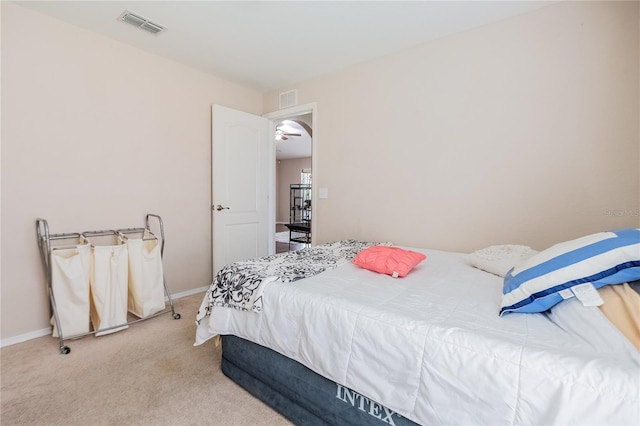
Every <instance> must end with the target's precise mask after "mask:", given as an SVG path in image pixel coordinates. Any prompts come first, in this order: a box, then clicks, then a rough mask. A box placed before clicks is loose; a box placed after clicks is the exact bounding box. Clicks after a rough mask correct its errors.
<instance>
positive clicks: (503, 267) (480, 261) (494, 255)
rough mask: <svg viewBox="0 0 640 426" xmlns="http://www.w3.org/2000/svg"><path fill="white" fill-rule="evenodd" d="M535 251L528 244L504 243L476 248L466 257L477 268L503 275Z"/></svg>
mask: <svg viewBox="0 0 640 426" xmlns="http://www.w3.org/2000/svg"><path fill="white" fill-rule="evenodd" d="M536 253H538V252H537V251H536V250H534V249H532V248H531V247H529V246H522V245H517V244H504V245H497V246H489V247H485V248H483V249H480V250H476V251H474V252H473V253H471V254H469V255H468V256H467V259H468V260H469V263H471V265H472V266H474V267H476V268H478V269H482V270H483V271H486V272H489V273H492V274H495V275H498V276H500V277H504V276H505V275H507V272H509V269H511V268H513V266H514V265H515V264H516V263H518V262H520V261H521V260H525V259H528V258H530V257H531V256H533V255H534V254H536Z"/></svg>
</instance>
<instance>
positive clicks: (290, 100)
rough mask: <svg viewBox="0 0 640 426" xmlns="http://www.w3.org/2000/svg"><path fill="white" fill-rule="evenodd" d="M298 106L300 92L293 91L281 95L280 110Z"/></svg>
mask: <svg viewBox="0 0 640 426" xmlns="http://www.w3.org/2000/svg"><path fill="white" fill-rule="evenodd" d="M296 105H298V90H297V89H293V90H289V91H288V92H282V93H280V109H283V108H289V107H292V106H296Z"/></svg>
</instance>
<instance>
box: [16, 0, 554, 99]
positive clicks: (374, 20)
mask: <svg viewBox="0 0 640 426" xmlns="http://www.w3.org/2000/svg"><path fill="white" fill-rule="evenodd" d="M16 3H19V4H21V5H23V6H26V7H29V8H31V9H35V10H38V11H40V12H42V13H45V14H47V15H51V16H53V17H55V18H58V19H61V20H64V21H67V22H69V23H71V24H74V25H77V26H79V27H82V28H86V29H90V30H92V31H95V32H98V33H101V34H104V35H106V36H107V37H111V38H114V39H116V40H120V41H122V42H125V43H128V44H130V45H133V46H136V47H139V48H141V49H144V50H147V51H149V52H153V53H155V54H158V55H161V56H164V57H167V58H170V59H173V60H175V61H178V62H182V63H184V64H187V65H190V66H193V67H195V68H198V69H201V70H203V71H206V72H209V73H211V74H214V75H217V76H219V77H222V78H225V79H228V80H231V81H235V82H237V83H239V84H242V85H245V86H247V87H250V88H253V89H256V90H259V91H261V92H262V91H267V90H270V89H274V88H278V87H282V86H285V85H289V84H292V83H295V82H297V81H301V80H306V79H309V78H312V77H314V76H317V75H321V74H325V73H328V72H331V71H335V70H338V69H341V68H345V67H349V66H351V65H354V64H357V63H360V62H364V61H367V60H370V59H373V58H376V57H380V56H383V55H388V54H391V53H394V52H397V51H400V50H403V49H407V48H410V47H413V46H416V45H419V44H421V43H425V42H428V41H430V40H434V39H437V38H440V37H444V36H447V35H450V34H454V33H457V32H461V31H466V30H469V29H472V28H475V27H478V26H481V25H485V24H488V23H491V22H495V21H498V20H502V19H506V18H508V17H511V16H515V15H518V14H521V13H526V12H529V11H531V10H534V9H537V8H540V7H543V6H546V5H548V4H551V3H554V2H553V1H116V0H114V1H95V0H84V1H18V2H16ZM125 9H127V10H129V11H131V12H134V13H136V14H139V15H142V16H144V17H145V18H147V19H149V20H151V21H153V22H155V23H158V24H161V25H163V26H165V27H166V28H167V30H166V31H163V32H162V33H160V34H159V35H152V34H150V33H147V32H145V31H142V30H140V29H137V28H135V27H133V26H131V25H128V24H125V23H123V22H121V21H120V20H118V18H119V17H120V16H121V14H122V12H123V11H124V10H125Z"/></svg>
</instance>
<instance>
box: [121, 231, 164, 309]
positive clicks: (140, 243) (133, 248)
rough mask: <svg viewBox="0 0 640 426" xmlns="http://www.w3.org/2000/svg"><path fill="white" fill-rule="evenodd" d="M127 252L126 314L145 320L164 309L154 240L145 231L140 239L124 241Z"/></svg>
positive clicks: (157, 249)
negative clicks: (127, 300) (127, 294)
mask: <svg viewBox="0 0 640 426" xmlns="http://www.w3.org/2000/svg"><path fill="white" fill-rule="evenodd" d="M127 249H128V251H129V303H128V306H129V312H131V313H132V314H134V315H136V316H138V317H140V318H145V317H147V316H149V315H153V314H155V313H156V312H160V311H161V310H163V309H164V308H165V303H164V278H163V277H164V275H163V270H162V258H161V255H160V244H159V243H158V239H157V238H154V236H153V235H152V234H150V233H149V232H148V231H146V230H145V232H144V236H143V237H142V238H127Z"/></svg>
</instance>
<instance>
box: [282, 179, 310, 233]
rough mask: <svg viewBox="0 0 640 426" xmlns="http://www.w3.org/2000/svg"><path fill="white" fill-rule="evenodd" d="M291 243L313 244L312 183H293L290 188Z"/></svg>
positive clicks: (289, 224)
mask: <svg viewBox="0 0 640 426" xmlns="http://www.w3.org/2000/svg"><path fill="white" fill-rule="evenodd" d="M286 226H287V228H289V244H291V243H292V242H296V243H303V244H311V185H304V184H299V183H296V184H291V185H290V188H289V223H288V224H287V225H286Z"/></svg>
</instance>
